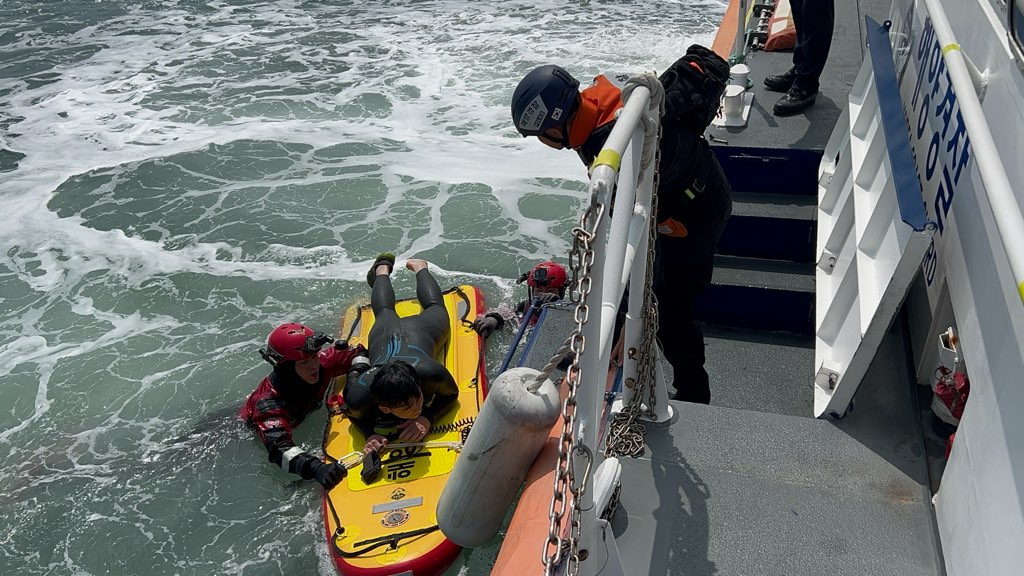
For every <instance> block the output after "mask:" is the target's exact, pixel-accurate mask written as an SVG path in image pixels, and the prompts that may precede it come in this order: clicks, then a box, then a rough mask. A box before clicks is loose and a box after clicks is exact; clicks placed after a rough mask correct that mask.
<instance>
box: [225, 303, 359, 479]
mask: <svg viewBox="0 0 1024 576" xmlns="http://www.w3.org/2000/svg"><path fill="white" fill-rule="evenodd" d="M330 343H333V344H334V346H331V347H330V348H328V349H326V350H321V348H322V347H323V346H324V345H325V344H330ZM366 354H367V352H366V348H364V347H363V346H361V345H359V346H355V347H352V348H350V347H349V346H348V343H347V342H345V341H342V340H339V341H335V340H334V339H333V338H331V337H330V336H328V335H326V334H324V333H323V332H317V331H315V330H313V329H312V328H309V327H307V326H304V325H302V324H298V323H294V322H291V323H287V324H281V325H280V326H278V327H277V328H274V330H273V331H271V332H270V335H269V336H268V337H267V347H266V348H264V349H261V350H260V355H261V356H263V359H264V360H266V361H267V362H268V363H270V365H271V366H273V367H274V369H273V371H272V372H271V373H270V374H269V375H267V376H266V377H265V378H264V379H263V381H262V382H260V384H259V386H258V387H257V388H256V390H254V391H253V392H252V394H250V395H249V398H248V399H247V400H246V402H245V405H243V406H242V410H241V412H239V415H238V416H239V418H240V419H241V420H242V421H244V422H245V423H246V425H248V426H249V427H251V428H253V429H254V430H255V431H256V435H257V436H258V437H259V439H260V441H261V442H263V445H264V446H265V447H266V449H267V454H268V459H269V460H270V461H271V462H273V463H274V464H277V465H278V466H280V467H281V468H282V469H283V470H284V471H286V472H291V473H292V474H297V475H299V476H301V477H302V478H304V479H306V480H316V481H317V482H319V483H320V485H321V486H323V487H324V488H326V489H328V490H329V489H331V488H333V487H334V486H335V485H336V484H337V483H338V482H341V479H342V478H344V477H345V476H346V474H347V473H346V471H345V467H344V466H342V465H341V464H338V463H335V462H332V463H326V462H322V461H321V460H320V459H319V458H317V457H316V456H313V455H312V454H309V453H307V452H305V451H303V450H302V449H301V448H299V447H298V446H296V445H295V442H294V441H292V429H293V428H295V427H296V426H298V425H299V424H300V423H302V421H303V420H305V418H306V416H309V414H310V413H311V412H313V411H314V410H316V409H317V408H319V407H320V402H321V400H322V399H323V397H324V393H325V392H326V391H327V387H328V386H329V385H330V383H331V380H332V379H333V378H334V377H336V376H340V375H342V374H345V373H346V372H348V371H350V370H351V369H352V367H353V366H357V367H358V366H369V359H368V358H367V357H366Z"/></svg>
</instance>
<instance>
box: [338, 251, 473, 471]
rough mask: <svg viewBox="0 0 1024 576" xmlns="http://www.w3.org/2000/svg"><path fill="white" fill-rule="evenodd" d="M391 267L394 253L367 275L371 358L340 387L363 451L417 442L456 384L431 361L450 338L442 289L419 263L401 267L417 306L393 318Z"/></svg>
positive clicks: (449, 401) (453, 396) (451, 401)
mask: <svg viewBox="0 0 1024 576" xmlns="http://www.w3.org/2000/svg"><path fill="white" fill-rule="evenodd" d="M394 266H395V255H394V254H389V253H383V254H380V255H379V256H377V259H376V260H375V261H374V263H373V266H372V267H371V268H370V271H369V272H368V273H367V275H366V281H367V283H368V284H369V285H370V287H371V293H370V307H371V308H372V309H373V314H374V318H375V320H374V323H373V328H371V329H370V337H369V360H370V361H369V363H368V364H367V365H365V366H354V367H353V368H354V369H353V370H352V371H351V372H350V373H349V375H348V379H347V383H346V385H345V390H344V399H345V410H346V412H347V413H348V416H349V418H350V419H351V420H352V422H353V423H354V424H355V425H356V426H357V427H358V428H359V429H360V430H361V431H362V432H363V434H364V435H365V436H366V445H365V447H364V448H363V453H364V454H369V453H370V452H377V451H380V450H381V449H382V448H384V447H385V446H387V443H388V440H389V439H396V438H397V439H398V440H400V441H403V442H416V441H419V440H421V439H422V438H423V437H424V436H426V435H427V432H429V431H430V426H431V425H432V423H433V422H435V421H436V420H437V418H438V417H440V416H441V415H443V414H444V413H445V412H447V411H448V410H449V409H450V408H451V407H452V406H454V405H455V402H456V400H457V399H458V397H459V388H458V385H456V383H455V379H454V378H453V377H452V375H451V373H449V372H448V369H447V368H445V366H444V365H443V364H441V363H440V362H438V361H437V360H435V359H434V358H435V357H436V355H437V352H438V351H439V350H440V349H441V347H442V346H443V345H444V344H445V343H446V342H447V341H448V338H449V336H450V334H449V332H450V328H449V326H450V324H449V319H448V310H447V309H446V308H445V306H444V296H443V294H442V292H441V288H440V286H438V284H437V280H435V279H434V277H433V276H432V275H431V274H430V271H429V270H427V262H426V261H425V260H419V259H412V260H409V261H408V262H406V264H405V267H406V268H408V269H409V270H411V271H412V272H413V273H415V274H416V298H417V299H418V300H419V302H420V306H422V308H423V309H422V310H421V311H420V312H419V313H418V314H415V315H413V316H406V317H404V318H400V317H399V316H398V313H397V312H395V290H394V288H393V287H392V285H391V272H392V270H393V269H394Z"/></svg>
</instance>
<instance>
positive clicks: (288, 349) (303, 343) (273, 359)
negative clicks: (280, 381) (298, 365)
mask: <svg viewBox="0 0 1024 576" xmlns="http://www.w3.org/2000/svg"><path fill="white" fill-rule="evenodd" d="M333 341H334V339H333V338H331V337H330V336H328V335H326V334H324V333H323V332H317V331H316V330H313V329H312V328H308V327H306V326H303V325H302V324H296V323H294V322H291V323H288V324H281V325H280V326H278V327H277V328H274V330H273V331H271V332H270V335H269V336H267V348H266V349H265V350H260V355H261V356H263V359H264V360H266V361H267V362H270V364H271V365H272V366H276V365H277V364H278V363H279V362H294V361H296V360H305V359H307V358H309V357H311V356H313V355H315V354H316V353H317V352H319V351H320V347H321V346H323V345H324V344H327V343H329V342H333Z"/></svg>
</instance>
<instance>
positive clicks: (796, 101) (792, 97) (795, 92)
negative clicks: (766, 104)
mask: <svg viewBox="0 0 1024 576" xmlns="http://www.w3.org/2000/svg"><path fill="white" fill-rule="evenodd" d="M817 95H818V93H817V92H811V91H809V90H804V89H802V88H797V87H796V86H794V87H792V88H790V89H789V92H786V95H785V96H783V97H782V98H779V101H778V102H776V103H775V108H773V109H772V112H774V113H775V115H776V116H792V115H794V114H797V113H799V112H802V111H803V110H806V109H807V108H810V107H811V106H812V105H813V104H814V98H815V97H816V96H817Z"/></svg>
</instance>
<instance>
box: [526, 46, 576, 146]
mask: <svg viewBox="0 0 1024 576" xmlns="http://www.w3.org/2000/svg"><path fill="white" fill-rule="evenodd" d="M579 87H580V81H579V80H577V79H575V78H573V77H572V74H569V73H568V72H566V71H565V69H564V68H562V67H561V66H555V65H554V64H548V65H546V66H540V67H538V68H534V69H533V70H532V71H531V72H530V73H529V74H527V75H526V76H524V77H523V79H522V80H521V81H520V82H519V85H518V86H516V91H515V92H513V93H512V123H513V124H515V125H516V130H519V133H520V134H522V135H523V137H524V138H525V137H527V136H540V135H541V134H543V133H544V132H546V131H547V130H550V129H551V128H555V127H558V128H561V129H562V133H563V136H564V137H565V138H568V136H569V135H568V134H567V132H568V131H567V130H566V129H565V128H566V127H565V124H566V122H567V121H568V120H569V118H570V117H572V115H573V114H574V113H575V112H576V107H577V106H578V105H579V95H580V93H579Z"/></svg>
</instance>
